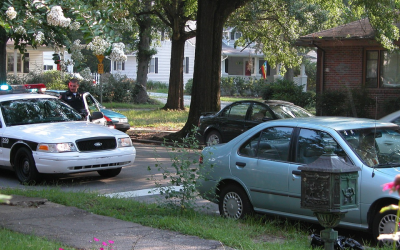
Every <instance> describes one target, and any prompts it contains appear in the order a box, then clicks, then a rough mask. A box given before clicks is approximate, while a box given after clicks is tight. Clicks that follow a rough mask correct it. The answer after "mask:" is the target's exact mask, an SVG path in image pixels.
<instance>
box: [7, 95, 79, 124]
mask: <svg viewBox="0 0 400 250" xmlns="http://www.w3.org/2000/svg"><path fill="white" fill-rule="evenodd" d="M0 106H1V113H2V115H3V118H4V122H5V124H6V125H7V126H15V125H24V124H35V123H49V122H64V121H79V120H82V116H81V115H80V114H79V113H77V112H76V111H75V110H74V109H73V108H71V107H69V106H67V105H65V104H64V103H62V102H61V101H59V100H58V99H53V98H49V99H44V98H43V99H42V98H40V99H22V100H11V101H5V102H1V103H0Z"/></svg>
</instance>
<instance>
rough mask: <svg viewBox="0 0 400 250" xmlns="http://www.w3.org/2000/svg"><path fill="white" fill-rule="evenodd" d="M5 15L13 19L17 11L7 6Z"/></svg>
mask: <svg viewBox="0 0 400 250" xmlns="http://www.w3.org/2000/svg"><path fill="white" fill-rule="evenodd" d="M6 15H7V18H8V19H10V20H13V19H14V18H16V17H17V12H16V11H15V9H14V7H8V9H7V11H6Z"/></svg>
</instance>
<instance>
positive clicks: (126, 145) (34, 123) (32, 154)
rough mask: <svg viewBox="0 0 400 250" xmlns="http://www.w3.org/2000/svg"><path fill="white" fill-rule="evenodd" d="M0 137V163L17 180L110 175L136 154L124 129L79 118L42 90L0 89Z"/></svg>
mask: <svg viewBox="0 0 400 250" xmlns="http://www.w3.org/2000/svg"><path fill="white" fill-rule="evenodd" d="M0 89H1V90H2V92H10V90H9V89H6V87H4V86H3V85H1V86H0ZM100 114H101V113H100ZM0 138H1V140H0V143H1V144H0V166H3V167H6V168H12V169H14V171H15V173H16V175H17V178H18V180H19V181H20V182H22V183H26V182H34V181H38V180H39V179H40V176H41V174H56V173H58V174H59V173H64V174H71V173H80V172H89V171H97V172H98V173H99V174H100V175H101V176H104V177H113V176H116V175H118V174H119V173H120V172H121V169H122V167H129V166H132V165H133V162H134V160H135V157H136V149H135V148H134V147H133V145H132V141H131V139H130V138H129V136H128V135H127V134H125V133H123V132H121V131H118V130H115V129H109V128H108V127H105V126H100V125H96V124H93V123H90V122H88V121H82V117H81V115H80V114H78V113H77V112H76V111H75V110H74V109H73V108H71V107H70V106H68V105H66V104H65V103H63V102H61V101H60V100H58V98H57V97H54V96H49V95H42V94H28V93H26V94H25V93H23V94H6V95H4V94H3V95H0Z"/></svg>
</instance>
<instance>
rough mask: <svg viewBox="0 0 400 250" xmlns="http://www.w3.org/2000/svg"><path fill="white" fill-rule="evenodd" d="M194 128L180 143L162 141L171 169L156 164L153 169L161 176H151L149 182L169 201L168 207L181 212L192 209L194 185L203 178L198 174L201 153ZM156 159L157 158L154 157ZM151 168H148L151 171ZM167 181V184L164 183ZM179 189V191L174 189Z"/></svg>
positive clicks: (194, 199)
mask: <svg viewBox="0 0 400 250" xmlns="http://www.w3.org/2000/svg"><path fill="white" fill-rule="evenodd" d="M195 133H196V128H193V129H192V131H191V133H189V135H188V136H187V137H185V138H182V142H177V141H174V142H172V145H170V144H167V143H166V141H164V147H165V148H166V150H167V151H168V152H169V155H170V158H171V162H172V171H171V167H169V166H165V165H163V164H162V163H159V162H157V164H155V166H154V168H155V169H157V170H158V171H159V172H161V174H162V178H161V179H159V178H158V177H156V175H152V176H151V178H149V180H152V181H154V183H155V185H156V187H157V188H158V189H159V190H160V193H161V194H162V195H163V196H164V197H165V199H167V200H168V201H169V205H177V207H178V209H179V210H180V211H181V212H183V211H186V210H188V209H189V210H191V209H193V208H194V207H195V206H196V204H195V201H196V200H197V191H196V183H197V180H198V179H199V178H204V176H201V175H199V174H198V172H199V168H202V167H203V165H202V164H198V163H199V162H198V159H199V158H200V155H201V152H200V151H199V150H198V149H199V145H200V144H199V141H198V140H197V139H196V137H195ZM155 158H156V159H157V156H156V157H155ZM152 169H153V167H150V166H148V170H149V171H151V170H152ZM165 180H168V183H167V184H166V183H165ZM174 187H179V188H180V189H179V190H176V189H174Z"/></svg>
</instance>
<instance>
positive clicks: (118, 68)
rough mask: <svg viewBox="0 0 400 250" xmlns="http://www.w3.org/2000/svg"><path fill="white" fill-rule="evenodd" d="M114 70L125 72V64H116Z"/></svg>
mask: <svg viewBox="0 0 400 250" xmlns="http://www.w3.org/2000/svg"><path fill="white" fill-rule="evenodd" d="M114 70H125V62H121V61H118V62H114Z"/></svg>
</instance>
